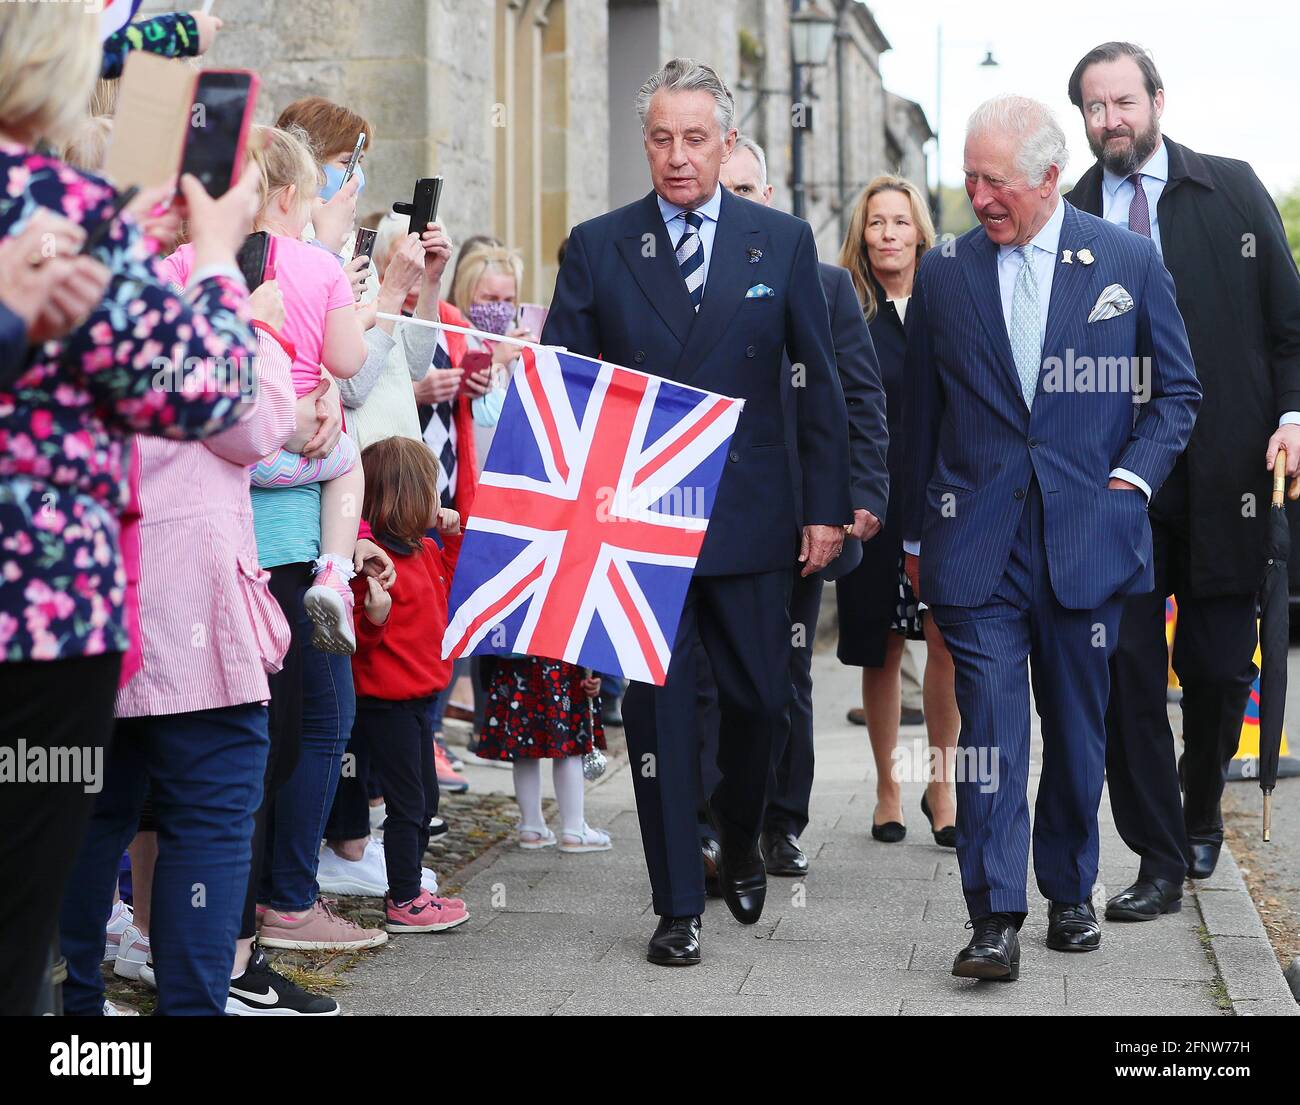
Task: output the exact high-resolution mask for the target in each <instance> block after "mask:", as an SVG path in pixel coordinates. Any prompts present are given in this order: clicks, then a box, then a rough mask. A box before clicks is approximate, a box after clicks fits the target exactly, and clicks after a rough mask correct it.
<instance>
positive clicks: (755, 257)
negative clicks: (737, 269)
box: [749, 246, 763, 265]
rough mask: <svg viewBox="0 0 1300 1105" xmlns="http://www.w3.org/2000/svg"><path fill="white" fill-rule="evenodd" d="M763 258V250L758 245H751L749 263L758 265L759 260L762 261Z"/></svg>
mask: <svg viewBox="0 0 1300 1105" xmlns="http://www.w3.org/2000/svg"><path fill="white" fill-rule="evenodd" d="M762 259H763V251H762V250H761V249H759V248H758V247H757V246H750V247H749V263H750V264H751V265H757V264H758V263H759V261H761V260H762Z"/></svg>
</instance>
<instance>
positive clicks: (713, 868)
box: [700, 836, 722, 898]
mask: <svg viewBox="0 0 1300 1105" xmlns="http://www.w3.org/2000/svg"><path fill="white" fill-rule="evenodd" d="M721 853H722V845H720V844H719V843H718V842H717V840H716V839H714V838H713V837H710V836H706V837H702V838H701V839H700V855H701V856H702V857H703V859H704V893H705V894H707V895H708V896H709V897H710V898H721V897H722V885H721V884H720V883H719V882H718V856H719V855H720V854H721Z"/></svg>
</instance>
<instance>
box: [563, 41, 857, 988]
mask: <svg viewBox="0 0 1300 1105" xmlns="http://www.w3.org/2000/svg"><path fill="white" fill-rule="evenodd" d="M637 111H638V114H639V115H640V118H641V125H642V132H643V136H644V139H645V150H646V158H647V160H648V162H649V165H650V176H651V180H652V183H653V185H654V190H653V191H652V192H650V193H649V194H648V195H646V196H645V197H644V198H642V199H640V200H638V201H637V202H635V203H632V204H629V205H628V206H626V207H623V208H620V209H619V210H617V211H612V212H610V213H609V214H607V215H602V216H600V217H599V218H596V219H592V220H591V221H590V222H586V223H583V224H582V225H580V226H577V227H575V228H574V230H573V232H572V234H571V235H570V237H569V245H568V249H567V251H566V253H565V257H564V264H563V265H562V266H561V268H560V273H559V276H558V277H557V279H556V283H555V296H554V298H553V299H552V301H551V310H550V314H549V315H548V316H547V320H546V327H545V329H544V330H543V332H542V340H543V341H544V342H547V343H549V344H554V345H562V346H566V347H568V348H569V349H571V350H573V351H575V352H578V353H584V354H588V355H591V356H597V355H598V356H601V357H604V358H605V359H607V360H610V361H614V362H615V363H618V364H624V365H628V366H630V367H633V368H641V369H643V370H645V371H647V372H652V373H654V374H656V375H659V376H664V377H666V378H668V379H672V380H677V381H680V382H682V383H687V384H691V385H692V386H695V387H700V388H705V389H707V390H709V391H714V392H719V393H721V394H723V395H730V396H735V397H737V398H742V399H744V400H745V408H744V412H743V413H742V414H741V416H740V421H739V422H738V424H737V426H736V432H735V435H734V436H733V438H732V441H731V444H730V446H729V449H728V453H727V463H726V465H725V466H724V472H723V475H722V480H721V483H720V484H719V487H718V493H717V498H716V500H715V502H714V506H713V511H712V514H711V516H710V521H709V529H708V534H707V536H706V537H705V541H704V546H703V548H702V549H701V550H700V557H699V560H698V562H697V564H696V569H695V577H694V579H693V581H692V583H691V587H690V590H689V592H688V593H687V598H686V604H685V606H684V608H683V611H682V618H681V622H680V624H679V626H678V630H677V640H676V641H675V642H674V646H673V657H672V662H671V664H670V665H669V669H668V677H667V681H666V683H665V684H664V686H663V687H661V688H659V687H652V686H650V685H648V684H640V683H634V684H632V685H631V686H630V687H629V688H628V692H627V696H626V697H625V699H624V702H623V718H624V722H625V725H626V730H627V739H628V749H629V752H630V754H631V757H632V775H633V779H634V780H635V783H636V796H637V812H638V814H639V816H640V821H641V836H642V842H643V845H644V848H645V855H646V865H647V867H648V868H649V872H650V885H651V890H652V893H653V907H654V911H655V913H656V914H658V916H659V918H660V921H659V925H658V927H657V928H656V930H655V933H654V936H653V937H652V938H651V941H650V946H649V950H648V954H647V958H648V959H649V960H650V961H651V962H652V963H659V964H664V965H674V966H676V965H686V964H692V963H698V962H699V961H700V943H699V933H700V914H701V913H702V912H703V910H704V865H703V861H702V859H701V855H700V846H699V838H698V832H697V824H696V802H695V796H696V779H697V773H698V770H699V768H698V762H699V761H698V742H697V737H696V726H695V700H696V670H695V666H696V658H695V648H694V647H693V642H694V641H695V640H696V639H697V637H698V639H699V640H700V641H701V642H702V644H703V647H704V651H705V653H706V654H707V658H708V662H709V666H710V668H711V669H712V672H713V677H714V679H715V681H716V683H717V687H718V700H719V709H720V714H721V725H720V729H719V739H718V761H719V767H720V768H721V771H722V779H721V782H719V784H718V785H717V786H716V787H715V788H714V790H713V793H712V795H711V798H710V802H709V805H710V810H711V814H712V818H713V822H714V825H715V827H716V828H717V830H718V836H719V840H720V843H721V852H720V856H719V861H718V866H719V872H718V874H719V882H720V884H721V889H722V893H723V897H724V898H725V899H726V902H727V905H728V907H729V908H730V909H731V911H732V913H733V914H734V915H735V917H736V918H737V919H738V920H739V921H741V922H742V923H745V924H752V923H754V922H755V921H757V920H758V918H759V916H760V914H761V913H762V909H763V902H764V898H765V894H766V886H767V883H766V875H765V872H764V869H763V860H762V856H761V855H760V852H759V847H758V838H759V832H760V829H761V827H762V820H763V810H764V805H765V800H766V791H767V781H768V775H769V772H770V770H771V762H772V756H773V749H774V748H775V747H776V746H777V743H778V741H779V740H780V739H781V737H782V735H783V731H784V720H783V719H784V711H785V708H786V706H787V704H788V702H789V698H790V678H789V670H790V646H791V640H790V635H791V627H790V617H789V610H788V605H789V596H790V579H791V575H790V568H791V565H792V564H794V563H795V562H796V560H798V561H799V562H801V563H802V564H803V569H802V570H803V571H804V572H805V573H806V574H811V573H813V572H816V571H819V570H820V569H822V568H824V567H825V566H826V565H827V564H828V563H830V561H831V560H833V559H834V558H835V557H836V556H837V555H838V553H839V551H840V548H841V545H842V543H843V540H844V535H845V532H846V529H848V530H851V529H852V523H853V510H852V507H851V504H850V495H849V448H848V428H847V417H848V416H847V412H846V408H845V404H844V396H843V392H842V390H841V388H840V383H839V378H838V375H837V374H836V371H835V359H834V352H833V345H832V341H831V332H830V321H829V315H828V313H827V308H826V297H825V295H824V294H823V292H822V285H821V280H820V279H819V277H818V272H817V250H816V247H815V246H814V244H813V236H812V230H811V228H810V227H809V226H808V224H807V223H805V222H803V221H802V220H800V219H795V218H792V217H791V216H789V215H785V214H782V213H781V212H779V211H774V210H772V209H770V208H765V207H760V206H759V205H757V204H753V203H748V202H746V201H744V200H740V199H737V198H736V197H735V196H733V195H731V193H730V192H728V191H727V190H726V189H725V188H723V187H722V186H721V185H720V184H719V183H718V174H719V171H720V169H721V166H722V163H723V161H724V160H726V159H727V158H729V157H730V156H731V152H732V149H733V148H734V146H735V141H736V131H735V128H734V125H733V120H734V115H735V101H734V100H733V98H732V95H731V92H730V91H729V90H728V89H727V86H726V85H725V84H724V83H723V81H722V80H721V78H719V77H718V75H717V73H715V72H714V71H713V70H712V69H711V68H710V67H709V66H707V65H702V64H700V63H698V62H695V61H691V60H690V59H681V58H678V59H674V60H673V61H670V62H669V63H668V64H667V65H666V66H664V68H663V69H661V70H660V71H659V72H658V73H656V74H655V75H654V76H653V77H651V78H650V79H649V80H648V81H647V82H646V83H645V84H644V85H643V86H642V88H641V90H640V92H639V94H638V96H637ZM787 354H788V360H789V364H790V366H791V369H790V370H791V371H798V372H799V379H798V384H799V385H800V386H798V387H793V388H785V389H783V387H782V383H783V380H784V377H785V375H786V372H787V369H786V368H785V367H784V366H785V364H786V355H787ZM790 404H794V405H795V417H794V419H793V422H794V425H795V431H794V441H792V442H789V446H788V447H787V436H786V415H787V407H788V406H789V405H790ZM791 453H794V454H795V455H796V456H797V459H798V462H799V470H800V472H801V473H802V480H801V483H802V486H801V491H802V496H801V502H800V503H799V505H798V506H797V505H796V497H795V494H794V485H793V475H792V472H791Z"/></svg>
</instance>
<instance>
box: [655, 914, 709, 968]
mask: <svg viewBox="0 0 1300 1105" xmlns="http://www.w3.org/2000/svg"><path fill="white" fill-rule="evenodd" d="M645 957H646V959H648V960H649V961H650V962H651V963H656V964H658V965H659V966H660V967H693V966H695V964H697V963H698V962H699V961H700V919H699V917H660V918H659V924H658V925H657V926H656V928H655V934H654V935H653V936H652V937H650V944H649V947H647V949H646V956H645Z"/></svg>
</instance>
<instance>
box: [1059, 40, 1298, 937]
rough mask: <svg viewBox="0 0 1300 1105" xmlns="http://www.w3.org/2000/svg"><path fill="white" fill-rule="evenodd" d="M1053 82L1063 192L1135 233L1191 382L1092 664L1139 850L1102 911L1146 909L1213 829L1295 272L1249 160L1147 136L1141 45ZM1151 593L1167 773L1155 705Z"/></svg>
mask: <svg viewBox="0 0 1300 1105" xmlns="http://www.w3.org/2000/svg"><path fill="white" fill-rule="evenodd" d="M1069 95H1070V102H1071V103H1073V104H1074V106H1075V107H1077V108H1078V109H1079V111H1080V113H1081V114H1082V115H1083V123H1084V127H1085V129H1086V131H1087V135H1088V144H1089V145H1090V146H1091V147H1092V152H1093V153H1094V154H1096V155H1097V162H1096V164H1094V165H1093V166H1092V167H1091V168H1090V169H1089V170H1088V171H1087V172H1086V173H1084V174H1083V176H1082V177H1081V178H1080V179H1079V183H1078V184H1077V185H1075V187H1074V190H1073V191H1072V192H1070V194H1069V195H1068V196H1067V197H1066V198H1067V199H1069V201H1070V202H1071V203H1072V204H1074V205H1075V206H1076V207H1078V208H1079V209H1080V210H1083V211H1087V212H1090V213H1091V214H1093V215H1100V216H1101V217H1102V218H1104V219H1106V220H1107V221H1108V222H1112V223H1119V224H1120V225H1121V226H1126V227H1128V229H1129V230H1131V231H1133V232H1134V233H1136V234H1139V235H1142V236H1143V237H1146V238H1150V239H1151V241H1152V243H1153V244H1154V245H1155V247H1156V249H1157V250H1158V251H1159V252H1160V255H1161V259H1162V260H1163V261H1164V264H1165V268H1167V269H1168V270H1169V273H1170V275H1171V276H1172V277H1173V279H1174V285H1175V287H1176V288H1177V293H1178V308H1179V311H1180V312H1181V314H1182V316H1183V321H1184V322H1185V323H1186V325H1187V337H1188V340H1189V343H1190V345H1191V349H1192V357H1193V359H1194V361H1195V363H1196V374H1197V376H1198V377H1199V378H1200V382H1201V386H1202V388H1203V389H1204V392H1205V399H1204V401H1203V402H1202V403H1201V407H1200V415H1199V417H1198V419H1197V421H1196V428H1195V430H1194V431H1193V432H1192V437H1191V441H1190V442H1189V444H1188V446H1187V450H1186V452H1184V453H1183V455H1182V456H1181V457H1180V458H1179V459H1178V462H1177V463H1176V464H1175V465H1174V469H1173V472H1172V473H1171V475H1170V476H1169V478H1168V479H1167V480H1166V481H1165V483H1164V485H1163V486H1162V487H1160V488H1159V489H1158V490H1157V492H1156V494H1155V496H1154V497H1153V498H1152V499H1151V507H1150V517H1151V531H1152V535H1153V539H1154V559H1155V584H1156V585H1155V590H1154V591H1150V592H1148V593H1145V594H1133V595H1129V596H1128V597H1127V599H1126V600H1125V605H1124V611H1123V616H1122V621H1121V624H1120V634H1119V646H1118V648H1117V649H1116V651H1115V653H1114V655H1113V656H1112V657H1111V661H1110V666H1111V682H1110V705H1109V708H1108V710H1107V713H1106V776H1107V779H1108V780H1109V783H1110V801H1111V807H1112V808H1113V810H1114V813H1115V824H1116V827H1117V828H1118V829H1119V832H1120V835H1121V836H1122V837H1123V838H1124V843H1126V844H1127V845H1128V846H1129V847H1130V848H1131V849H1132V850H1133V851H1134V852H1136V853H1137V854H1138V856H1140V857H1141V863H1140V865H1139V868H1138V877H1137V881H1136V882H1135V883H1134V885H1132V886H1130V887H1129V888H1128V889H1126V890H1124V891H1123V892H1122V893H1120V894H1118V895H1116V896H1115V897H1113V898H1112V899H1111V900H1110V902H1109V903H1108V904H1107V906H1106V917H1107V918H1108V919H1109V920H1114V921H1146V920H1152V919H1154V918H1157V917H1159V916H1160V915H1161V914H1162V913H1170V912H1174V911H1175V910H1177V909H1178V908H1180V904H1181V898H1182V892H1183V876H1184V874H1189V875H1190V876H1191V877H1192V878H1194V879H1206V878H1209V877H1210V875H1211V874H1212V873H1213V872H1214V866H1215V863H1216V862H1217V861H1218V858H1219V849H1220V847H1221V846H1222V844H1223V818H1222V816H1221V814H1220V810H1219V800H1220V798H1221V797H1222V795H1223V785H1224V780H1225V779H1226V778H1227V770H1228V763H1229V761H1230V760H1231V759H1232V756H1233V754H1234V752H1235V751H1236V748H1237V741H1238V737H1239V734H1240V731H1241V719H1242V715H1243V714H1244V712H1245V709H1246V701H1247V698H1248V697H1249V695H1250V686H1251V682H1252V681H1253V680H1254V678H1255V665H1254V663H1253V661H1252V655H1253V653H1254V651H1255V640H1256V629H1255V592H1256V591H1257V590H1258V588H1259V584H1260V580H1261V578H1262V575H1263V571H1264V537H1265V531H1266V529H1267V526H1266V522H1265V519H1266V518H1267V516H1268V497H1269V490H1270V479H1269V471H1270V470H1271V468H1272V466H1273V460H1274V458H1275V457H1276V455H1277V451H1278V448H1279V446H1281V447H1284V448H1285V449H1286V452H1287V473H1288V475H1294V474H1295V472H1296V468H1297V464H1298V463H1300V277H1298V276H1297V273H1296V266H1295V262H1294V261H1293V260H1292V258H1291V251H1290V249H1289V248H1288V246H1287V239H1286V233H1285V231H1284V230H1283V227H1282V220H1281V219H1280V218H1279V216H1278V212H1277V208H1276V207H1275V206H1274V205H1273V201H1272V200H1271V199H1270V198H1269V194H1268V192H1267V191H1266V190H1265V188H1264V186H1263V184H1261V183H1260V181H1259V178H1258V177H1257V176H1255V173H1254V172H1253V171H1252V169H1251V167H1250V166H1249V165H1247V164H1246V163H1245V162H1244V161H1233V160H1230V159H1228V158H1225V157H1211V156H1209V155H1208V154H1199V153H1196V152H1195V151H1193V150H1189V149H1188V148H1187V147H1186V146H1180V145H1178V144H1177V143H1175V142H1171V141H1169V139H1167V138H1165V137H1163V136H1162V135H1161V133H1160V116H1161V114H1162V113H1163V111H1164V106H1165V92H1164V87H1163V83H1162V82H1161V80H1160V74H1159V73H1158V72H1157V71H1156V67H1155V63H1154V61H1152V59H1151V56H1150V54H1148V53H1147V52H1146V51H1145V50H1144V49H1142V48H1141V47H1140V46H1135V45H1133V44H1132V43H1128V42H1107V43H1104V44H1103V45H1101V46H1098V47H1097V48H1096V49H1094V50H1091V51H1089V52H1088V53H1087V54H1086V55H1084V57H1083V58H1082V60H1081V61H1080V62H1079V64H1078V65H1076V66H1075V68H1074V72H1073V73H1072V74H1071V75H1070V83H1069ZM1169 594H1173V595H1174V596H1175V597H1176V598H1177V600H1178V630H1177V635H1176V638H1175V641H1174V655H1173V666H1174V671H1175V672H1176V673H1177V674H1178V678H1179V680H1180V681H1181V682H1182V685H1183V703H1182V706H1183V746H1184V749H1185V751H1184V754H1183V761H1182V765H1181V772H1180V769H1179V767H1177V766H1176V764H1175V759H1174V742H1173V735H1172V734H1171V732H1170V729H1169V721H1168V716H1167V712H1166V707H1165V683H1166V664H1167V658H1166V656H1167V654H1166V651H1165V619H1164V613H1165V596H1166V595H1169ZM1180 774H1181V776H1182V789H1183V795H1182V800H1181V802H1180V800H1179V793H1178V789H1179V775H1180Z"/></svg>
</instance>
